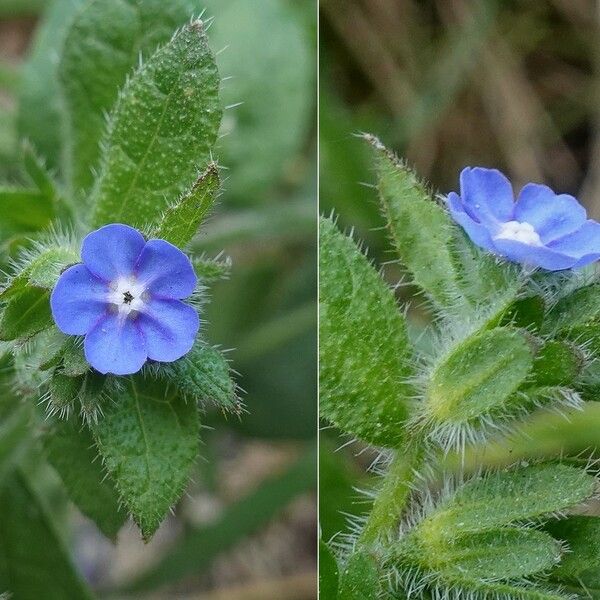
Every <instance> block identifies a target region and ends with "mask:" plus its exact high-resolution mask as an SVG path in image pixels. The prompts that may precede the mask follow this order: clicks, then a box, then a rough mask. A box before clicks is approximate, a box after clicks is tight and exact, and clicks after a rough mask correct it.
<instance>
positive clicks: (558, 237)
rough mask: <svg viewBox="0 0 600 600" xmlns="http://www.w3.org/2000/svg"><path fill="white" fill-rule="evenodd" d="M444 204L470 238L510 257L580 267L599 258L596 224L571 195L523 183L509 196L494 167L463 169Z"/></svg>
mask: <svg viewBox="0 0 600 600" xmlns="http://www.w3.org/2000/svg"><path fill="white" fill-rule="evenodd" d="M447 203H448V208H449V209H450V214H451V215H452V217H453V219H454V220H455V221H456V222H457V223H458V224H459V225H461V227H462V228H463V229H464V230H465V231H466V233H467V234H468V236H469V237H470V238H471V240H472V241H473V242H474V243H475V244H477V245H478V246H481V247H482V248H485V249H486V250H489V251H490V252H493V253H495V254H498V255H500V256H503V257H505V258H507V259H508V260H510V261H513V262H518V263H522V264H525V265H529V266H533V267H541V268H542V269H546V270H548V271H560V270H562V269H570V268H577V267H583V266H585V265H588V264H590V263H592V262H594V261H596V260H598V258H600V224H599V223H597V222H596V221H593V220H591V219H588V218H587V216H586V211H585V209H584V208H583V206H581V204H579V202H577V200H576V199H575V198H573V196H569V195H568V194H555V193H554V192H553V191H552V190H551V189H550V188H549V187H547V186H545V185H540V184H537V183H528V184H527V185H526V186H524V187H523V189H522V190H521V192H520V193H519V196H518V198H517V201H516V202H514V196H513V190H512V186H511V184H510V182H509V181H508V179H507V178H506V177H505V176H504V175H503V174H502V173H500V171H497V170H496V169H484V168H481V167H474V168H470V167H468V168H466V169H463V171H462V173H461V174H460V195H458V194H456V193H454V192H450V194H448V199H447Z"/></svg>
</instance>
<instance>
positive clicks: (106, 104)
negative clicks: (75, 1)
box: [59, 0, 198, 193]
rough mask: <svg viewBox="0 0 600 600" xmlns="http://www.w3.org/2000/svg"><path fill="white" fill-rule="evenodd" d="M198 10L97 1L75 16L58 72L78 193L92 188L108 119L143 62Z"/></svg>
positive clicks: (131, 0) (156, 0)
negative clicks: (135, 70) (127, 84)
mask: <svg viewBox="0 0 600 600" xmlns="http://www.w3.org/2000/svg"><path fill="white" fill-rule="evenodd" d="M197 10H198V3H197V2H194V1H193V0H170V1H169V2H164V1H163V0H93V1H91V2H87V3H86V4H85V5H84V7H83V8H82V9H81V10H80V11H78V12H77V15H76V18H75V19H74V21H73V23H72V24H71V26H70V28H69V31H68V34H67V36H66V39H65V42H64V48H63V53H62V57H61V61H60V66H59V79H60V83H61V86H62V89H63V95H64V98H65V102H66V109H67V110H66V116H67V119H66V123H67V127H68V135H67V137H66V139H67V141H68V142H69V143H68V144H67V146H66V151H67V163H66V165H65V169H66V171H67V173H68V179H69V182H70V186H71V188H72V189H73V190H74V191H75V192H77V193H78V192H80V191H81V190H87V189H88V188H90V187H91V185H92V183H93V178H94V175H93V169H94V168H95V167H97V166H98V162H99V158H100V143H99V142H100V140H101V138H102V135H103V133H104V130H105V128H106V116H105V115H106V114H107V113H108V112H109V111H110V110H111V109H112V107H113V105H114V104H115V101H116V100H117V96H118V93H119V89H120V88H121V87H122V86H123V84H125V82H126V79H127V76H128V75H129V73H130V72H131V70H132V69H133V67H134V66H137V64H138V62H139V60H140V56H141V57H143V59H147V57H148V56H149V55H150V54H151V53H152V52H154V50H155V49H156V48H157V47H158V46H159V45H161V44H165V43H166V42H168V41H169V39H170V38H171V36H172V35H173V32H174V31H175V30H176V29H177V28H178V27H180V26H182V25H183V24H184V23H186V22H188V21H189V19H190V17H191V16H192V13H193V12H194V11H197Z"/></svg>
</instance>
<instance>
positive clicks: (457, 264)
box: [365, 135, 517, 310]
mask: <svg viewBox="0 0 600 600" xmlns="http://www.w3.org/2000/svg"><path fill="white" fill-rule="evenodd" d="M365 139H366V140H367V141H368V142H369V143H370V144H371V145H372V146H373V148H374V150H375V165H376V169H377V174H378V188H379V196H380V200H381V204H382V207H383V212H384V215H385V218H386V220H387V224H388V228H389V231H390V235H391V238H392V241H393V243H394V246H395V247H396V250H397V251H398V253H399V256H400V259H401V261H402V263H403V264H404V265H405V266H406V267H407V268H408V270H409V271H410V272H411V274H412V276H413V279H414V282H415V283H416V284H417V285H419V286H420V287H421V288H422V289H423V290H424V291H425V292H426V294H427V296H428V297H429V298H430V300H431V301H432V302H433V304H434V305H435V306H436V307H437V308H441V309H452V310H456V309H457V308H461V307H463V308H466V309H468V307H469V306H471V307H472V306H475V305H478V304H482V303H485V304H487V305H489V304H490V300H491V297H494V296H498V297H499V299H501V301H500V302H499V307H500V308H502V307H503V306H504V305H505V304H506V303H508V301H509V300H510V301H512V300H513V299H514V295H515V293H516V284H517V276H516V273H517V272H516V270H515V269H514V268H513V267H510V266H507V265H499V264H497V262H496V261H495V259H494V257H492V256H490V255H489V254H486V253H483V252H481V251H480V250H479V249H477V248H475V247H474V245H473V244H472V243H471V242H470V241H469V240H468V239H467V238H466V236H465V235H464V233H463V232H462V231H460V230H459V229H458V227H457V226H456V225H455V224H454V223H452V221H451V220H450V217H449V216H448V214H447V213H446V210H445V209H444V208H443V207H442V206H440V205H439V204H438V203H437V202H435V201H434V199H433V198H432V195H431V193H430V192H429V190H428V189H427V187H426V186H425V185H424V184H423V183H422V182H421V181H420V180H419V179H418V177H417V176H416V175H415V173H414V172H413V171H412V170H411V169H410V168H409V167H408V166H407V165H406V164H405V163H403V162H401V161H400V160H399V159H398V158H397V157H396V156H395V155H394V154H393V153H392V152H390V151H389V150H387V149H386V148H385V147H384V146H383V145H382V144H381V142H380V141H379V140H377V139H376V138H374V137H373V136H370V135H367V136H365ZM505 297H506V301H505V300H504V298H505ZM488 310H491V307H488Z"/></svg>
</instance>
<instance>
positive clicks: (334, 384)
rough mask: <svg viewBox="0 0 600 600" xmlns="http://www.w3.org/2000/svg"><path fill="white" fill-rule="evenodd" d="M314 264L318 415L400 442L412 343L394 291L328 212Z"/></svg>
mask: <svg viewBox="0 0 600 600" xmlns="http://www.w3.org/2000/svg"><path fill="white" fill-rule="evenodd" d="M319 264H320V301H321V311H320V346H321V349H320V353H321V356H320V381H321V388H320V389H321V414H322V416H323V417H325V418H326V419H328V420H330V421H331V422H333V423H334V424H335V425H337V426H338V427H340V428H341V429H343V430H344V431H346V432H348V433H352V434H355V435H358V436H359V437H361V438H363V439H364V440H366V441H369V442H372V443H375V444H380V445H384V446H398V445H399V444H400V443H401V442H402V440H403V439H404V436H405V433H404V427H403V423H404V422H405V421H406V418H407V416H408V398H409V397H410V396H411V394H412V391H411V388H410V386H409V385H408V383H407V382H406V380H407V377H409V376H410V374H411V364H410V360H411V357H410V353H411V349H410V345H409V341H408V337H407V333H406V324H405V321H404V318H403V316H402V313H401V312H400V309H399V307H398V305H397V304H396V300H395V298H394V294H393V293H392V290H391V289H390V288H389V287H388V286H387V285H386V283H385V282H384V281H383V279H382V278H381V277H380V275H379V274H378V273H377V271H376V270H375V269H374V268H373V266H372V265H371V264H370V263H369V260H368V259H367V257H366V256H365V255H364V254H362V253H361V252H360V250H359V249H358V248H357V246H356V245H355V244H354V242H353V241H352V240H351V239H350V238H348V237H346V236H345V235H343V234H341V233H340V232H339V231H337V229H336V227H335V225H334V223H333V222H332V221H330V220H329V219H322V220H321V228H320V259H319Z"/></svg>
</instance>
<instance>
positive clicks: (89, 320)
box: [50, 264, 108, 335]
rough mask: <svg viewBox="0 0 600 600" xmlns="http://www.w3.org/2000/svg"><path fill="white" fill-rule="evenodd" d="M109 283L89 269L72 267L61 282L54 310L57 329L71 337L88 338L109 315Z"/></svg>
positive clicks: (52, 299) (53, 297)
mask: <svg viewBox="0 0 600 600" xmlns="http://www.w3.org/2000/svg"><path fill="white" fill-rule="evenodd" d="M107 293H108V287H107V285H106V283H105V282H104V281H102V280H100V279H98V278H97V277H95V276H94V275H92V274H91V273H90V271H89V270H88V269H87V267H86V266H85V265H81V264H79V265H74V266H73V267H69V268H68V269H67V270H66V271H65V272H64V273H63V274H62V275H61V276H60V277H59V279H58V282H57V283H56V286H54V290H53V291H52V295H51V296H50V307H51V309H52V317H53V318H54V322H55V323H56V326H57V327H58V328H59V329H60V330H61V331H62V332H63V333H66V334H67V335H84V334H86V333H87V332H88V331H89V330H90V329H92V327H94V325H95V324H96V323H97V322H98V320H99V319H101V318H102V316H103V315H104V314H105V313H106V309H107V302H106V295H107Z"/></svg>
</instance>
